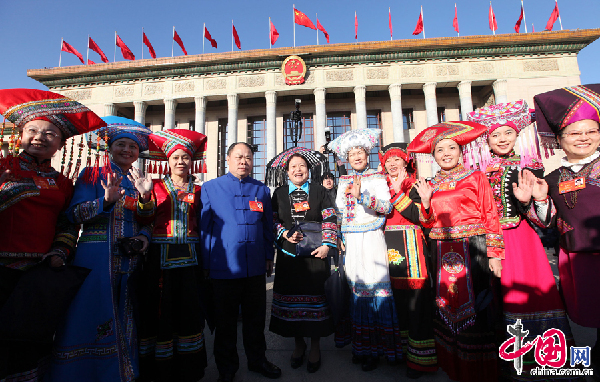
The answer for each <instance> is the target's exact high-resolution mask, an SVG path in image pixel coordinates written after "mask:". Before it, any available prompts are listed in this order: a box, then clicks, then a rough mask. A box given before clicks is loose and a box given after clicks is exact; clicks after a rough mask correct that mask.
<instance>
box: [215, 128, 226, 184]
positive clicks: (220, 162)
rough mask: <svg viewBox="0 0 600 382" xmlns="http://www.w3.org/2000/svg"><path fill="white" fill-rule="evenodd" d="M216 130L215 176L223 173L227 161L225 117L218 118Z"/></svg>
mask: <svg viewBox="0 0 600 382" xmlns="http://www.w3.org/2000/svg"><path fill="white" fill-rule="evenodd" d="M218 124H219V128H218V131H217V137H218V138H217V139H218V147H217V176H221V175H225V174H226V172H225V169H226V163H227V159H226V158H227V118H219V122H218Z"/></svg>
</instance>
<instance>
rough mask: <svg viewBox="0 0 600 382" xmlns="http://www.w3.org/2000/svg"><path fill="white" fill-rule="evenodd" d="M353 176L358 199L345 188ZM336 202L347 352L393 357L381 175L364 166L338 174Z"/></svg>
mask: <svg viewBox="0 0 600 382" xmlns="http://www.w3.org/2000/svg"><path fill="white" fill-rule="evenodd" d="M355 175H359V176H360V177H361V190H360V192H361V195H360V199H356V198H355V197H354V196H352V195H351V194H349V193H348V194H347V193H346V189H347V188H348V187H349V186H350V185H351V184H352V182H353V181H354V176H355ZM336 206H337V208H338V210H339V211H340V214H341V217H342V228H341V230H342V235H343V238H344V243H345V246H346V257H345V268H346V276H347V277H348V282H349V284H350V288H351V290H352V300H351V304H350V315H351V320H352V334H351V336H352V352H353V354H354V355H357V356H373V357H377V356H380V355H385V356H386V358H387V359H388V360H390V361H395V360H399V359H401V358H402V345H401V338H400V329H399V326H398V319H397V318H396V312H395V307H394V299H393V295H392V286H391V282H390V275H389V268H388V256H387V246H386V244H385V238H384V236H383V228H384V225H385V216H386V214H389V213H390V212H391V211H392V205H391V203H390V191H389V188H388V185H387V180H386V178H385V175H383V174H382V173H380V172H376V171H374V170H369V169H367V170H365V171H364V172H362V173H356V174H353V175H346V176H342V177H341V178H340V181H339V186H338V194H337V198H336Z"/></svg>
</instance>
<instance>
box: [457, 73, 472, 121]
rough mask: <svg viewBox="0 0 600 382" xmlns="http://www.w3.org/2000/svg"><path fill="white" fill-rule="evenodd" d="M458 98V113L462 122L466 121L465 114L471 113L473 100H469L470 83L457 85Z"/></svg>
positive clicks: (463, 82) (462, 82)
mask: <svg viewBox="0 0 600 382" xmlns="http://www.w3.org/2000/svg"><path fill="white" fill-rule="evenodd" d="M457 87H458V98H459V99H460V113H461V115H462V120H463V121H466V120H467V114H469V113H470V112H472V111H473V98H471V81H461V82H459V83H458V86H457Z"/></svg>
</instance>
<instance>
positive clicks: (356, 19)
mask: <svg viewBox="0 0 600 382" xmlns="http://www.w3.org/2000/svg"><path fill="white" fill-rule="evenodd" d="M354 39H355V40H358V17H356V11H354Z"/></svg>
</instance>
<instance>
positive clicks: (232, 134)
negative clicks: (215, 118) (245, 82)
mask: <svg viewBox="0 0 600 382" xmlns="http://www.w3.org/2000/svg"><path fill="white" fill-rule="evenodd" d="M237 124H238V95H237V94H227V147H229V146H230V145H231V144H232V143H235V142H237V141H238V139H237V135H238V134H237Z"/></svg>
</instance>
